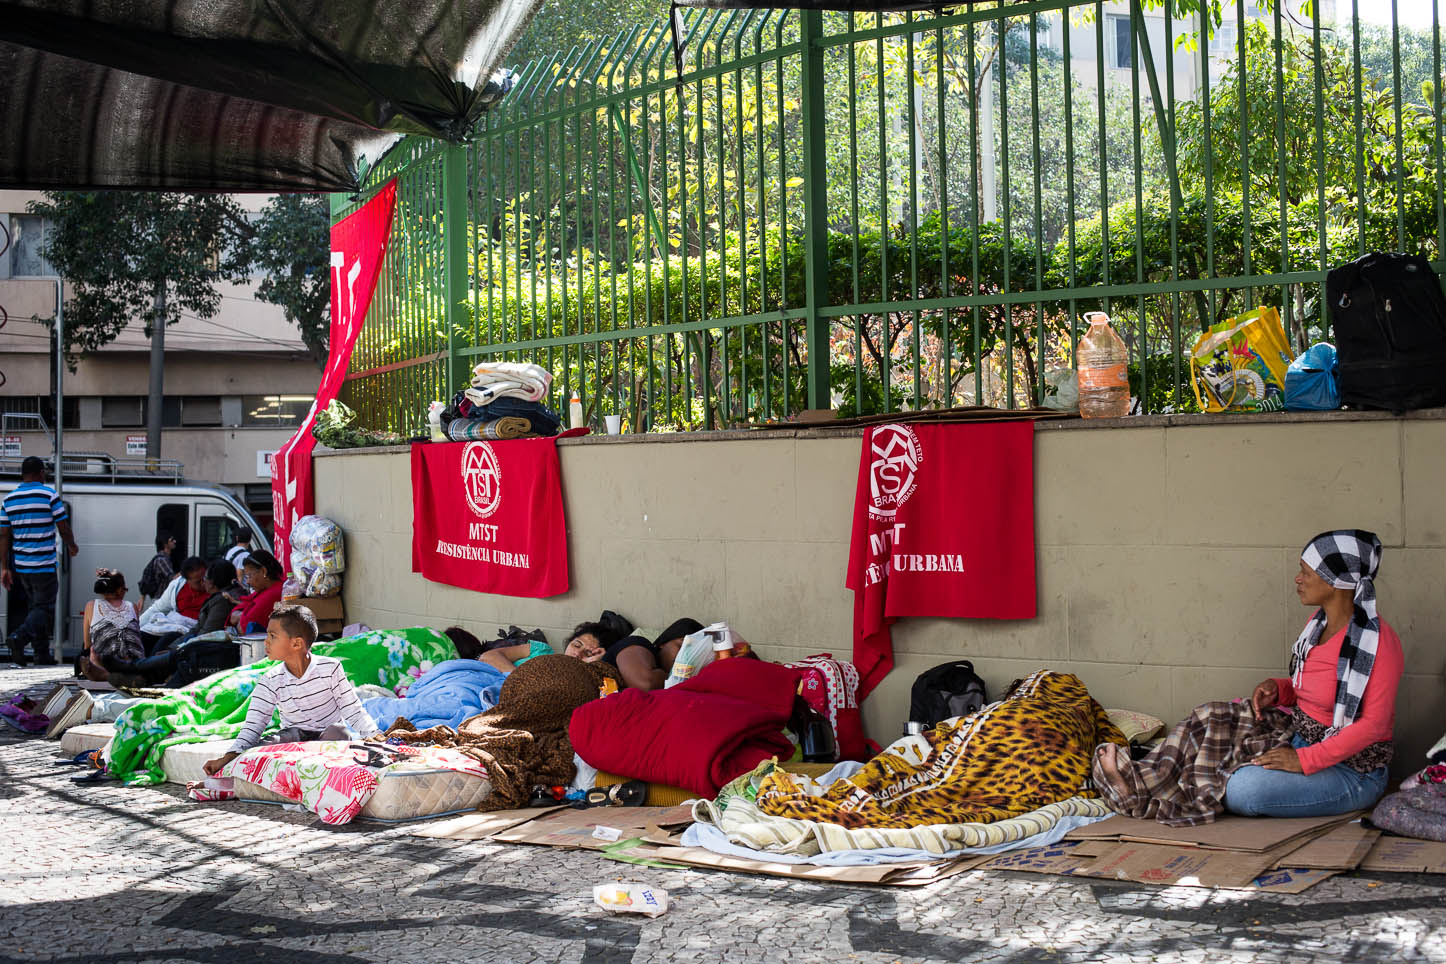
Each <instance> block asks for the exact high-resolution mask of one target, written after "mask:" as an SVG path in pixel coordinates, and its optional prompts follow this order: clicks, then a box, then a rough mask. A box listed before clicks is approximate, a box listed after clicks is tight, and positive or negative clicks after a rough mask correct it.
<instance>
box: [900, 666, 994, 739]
mask: <svg viewBox="0 0 1446 964" xmlns="http://www.w3.org/2000/svg"><path fill="white" fill-rule="evenodd" d="M988 702H989V694H988V693H987V692H986V691H985V689H984V680H983V679H981V678H980V677H979V674H978V673H976V672H974V664H973V663H971V662H969V661H968V660H967V659H961V660H958V661H956V662H953V663H942V664H940V665H938V666H935V667H934V668H933V669H930V670H925V671H924V672H922V673H920V674H919V676H918V678H917V679H915V680H914V688H913V690H912V691H911V692H910V694H909V722H910V723H921V724H923V726H924V728H925V729H928V728H929V727H932V726H933V725H934V724H935V723H938V722H940V721H942V720H948V719H952V718H954V717H956V716H968V715H969V714H970V713H976V712H978V711H979V710H980V709H981V708H983V706H984V704H985V703H988Z"/></svg>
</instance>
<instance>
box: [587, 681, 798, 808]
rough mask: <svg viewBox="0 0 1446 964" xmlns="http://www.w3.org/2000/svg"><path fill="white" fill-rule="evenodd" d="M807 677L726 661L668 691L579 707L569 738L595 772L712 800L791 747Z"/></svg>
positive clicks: (628, 694)
mask: <svg viewBox="0 0 1446 964" xmlns="http://www.w3.org/2000/svg"><path fill="white" fill-rule="evenodd" d="M801 679H802V674H801V673H799V671H798V670H796V669H790V668H789V667H787V666H782V665H779V664H777V663H764V662H761V661H759V660H754V659H725V660H720V661H718V662H714V663H710V664H708V665H707V666H705V667H703V668H702V669H701V670H699V671H698V675H697V676H694V677H692V678H691V679H687V680H684V681H683V682H681V683H679V684H678V685H677V686H673V687H671V688H668V689H662V690H652V691H651V692H644V691H642V690H634V689H629V690H624V691H623V692H621V693H617V694H615V695H613V696H609V697H608V698H607V699H604V700H599V701H598V702H596V703H590V704H588V705H587V706H583V707H579V708H578V711H577V712H576V713H574V714H573V715H572V725H571V727H570V728H569V733H570V735H571V738H572V743H573V746H574V747H576V749H577V753H578V755H579V756H580V757H582V758H583V760H585V761H586V762H587V763H588V764H589V765H590V766H594V767H597V768H598V769H599V770H605V771H607V772H609V773H617V774H622V775H624V776H628V777H632V778H634V779H637V780H646V781H648V782H650V783H663V784H667V785H669V786H676V787H682V788H683V789H685V790H688V791H690V792H692V793H696V794H699V795H701V796H705V797H712V796H713V795H714V794H716V793H717V792H718V790H719V788H720V787H722V786H723V785H724V784H726V783H727V782H728V781H730V780H732V779H734V778H735V777H737V776H738V775H740V774H743V773H747V772H749V771H750V770H752V769H753V768H754V767H756V766H758V764H759V763H761V762H763V761H764V760H767V759H769V758H771V757H776V756H783V757H787V756H789V755H790V754H791V753H792V752H793V744H792V743H791V742H790V741H789V739H788V737H787V735H785V734H784V732H783V728H784V726H785V725H786V724H787V723H788V719H789V716H790V715H791V714H792V712H793V701H794V697H795V695H796V694H797V692H798V684H799V681H800V680H801Z"/></svg>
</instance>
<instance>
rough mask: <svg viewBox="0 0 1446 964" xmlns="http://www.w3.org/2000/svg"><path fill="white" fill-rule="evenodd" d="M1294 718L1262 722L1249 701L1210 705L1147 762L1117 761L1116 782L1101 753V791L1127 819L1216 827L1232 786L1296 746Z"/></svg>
mask: <svg viewBox="0 0 1446 964" xmlns="http://www.w3.org/2000/svg"><path fill="white" fill-rule="evenodd" d="M1292 732H1293V724H1292V719H1291V715H1290V714H1289V713H1288V712H1283V711H1280V710H1267V711H1266V714H1265V717H1264V719H1257V718H1256V716H1255V711H1254V709H1253V708H1252V707H1251V705H1250V701H1249V700H1238V701H1231V700H1217V701H1215V702H1212V703H1202V704H1200V705H1199V706H1197V707H1195V709H1194V710H1192V711H1191V712H1190V715H1189V716H1187V717H1185V718H1184V719H1183V720H1181V721H1180V722H1179V723H1178V724H1176V726H1175V729H1173V730H1172V731H1170V735H1169V736H1167V737H1166V738H1165V741H1164V742H1163V743H1161V744H1160V745H1159V746H1158V747H1156V748H1155V749H1154V750H1152V751H1151V752H1150V755H1149V756H1147V757H1145V758H1144V759H1143V760H1138V761H1135V762H1131V761H1130V760H1129V757H1128V755H1127V754H1124V753H1119V752H1118V751H1117V750H1115V749H1112V748H1109V747H1105V748H1102V750H1101V751H1100V752H1102V753H1114V754H1115V755H1116V760H1115V762H1116V768H1117V770H1118V778H1112V777H1111V776H1110V774H1108V773H1107V772H1106V771H1105V769H1104V767H1102V766H1101V764H1100V756H1099V754H1098V753H1097V754H1096V755H1095V760H1094V766H1093V776H1094V784H1095V789H1097V790H1098V791H1099V792H1100V795H1101V796H1103V797H1104V798H1105V802H1106V803H1108V804H1109V805H1110V809H1112V810H1114V811H1115V812H1116V813H1121V814H1124V815H1125V816H1127V817H1144V818H1146V819H1149V818H1154V819H1155V820H1157V821H1159V822H1160V823H1163V824H1165V825H1166V826H1169V827H1193V826H1197V825H1199V824H1202V823H1211V822H1213V821H1214V820H1215V817H1216V816H1217V815H1218V814H1220V813H1222V812H1224V810H1225V781H1226V780H1227V779H1229V777H1230V774H1232V773H1234V772H1235V771H1236V770H1238V769H1240V767H1242V766H1244V765H1245V764H1247V763H1249V762H1250V761H1251V759H1253V758H1254V757H1256V756H1258V755H1259V754H1261V753H1264V752H1265V751H1266V750H1269V749H1271V748H1273V747H1277V746H1281V745H1282V744H1284V743H1287V742H1289V740H1290V737H1291V733H1292Z"/></svg>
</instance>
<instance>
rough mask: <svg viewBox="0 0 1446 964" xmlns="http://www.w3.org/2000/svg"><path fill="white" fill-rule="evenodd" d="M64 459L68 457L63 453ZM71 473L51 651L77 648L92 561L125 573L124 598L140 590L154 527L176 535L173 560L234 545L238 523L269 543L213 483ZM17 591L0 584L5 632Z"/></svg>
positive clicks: (255, 541) (257, 541)
mask: <svg viewBox="0 0 1446 964" xmlns="http://www.w3.org/2000/svg"><path fill="white" fill-rule="evenodd" d="M66 460H67V462H69V460H70V455H69V453H67V455H66ZM71 478H72V476H70V475H69V474H67V476H66V480H65V484H64V486H63V489H62V492H61V496H62V498H63V500H64V502H65V504H66V506H67V507H68V508H69V510H70V518H71V526H72V528H73V531H74V533H75V541H76V544H77V545H79V546H80V553H79V554H78V555H76V556H75V557H74V558H68V557H66V556H65V553H64V552H62V553H60V557H61V559H62V563H61V570H62V573H61V580H60V598H59V599H57V600H56V612H57V613H60V612H64V613H66V614H67V618H66V620H65V626H64V630H65V632H64V634H63V636H62V647H61V648H62V652H60V653H57V654H56V656H57V658H60V659H68V658H72V657H74V655H75V654H77V653H79V652H80V649H81V642H80V641H81V632H80V620H81V613H82V611H83V610H84V609H85V604H86V602H87V601H89V600H90V599H91V598H93V597H94V595H95V593H94V592H93V591H92V590H93V589H94V588H95V571H96V569H98V568H109V569H119V570H120V571H121V572H123V573H125V577H126V585H127V586H128V587H129V588H130V593H129V596H128V598H129V599H130V600H131V601H132V602H135V601H137V600H138V599H139V598H140V590H139V589H137V588H136V586H137V584H138V583H139V582H140V579H141V571H142V570H143V569H145V567H146V563H148V562H150V561H151V559H152V558H154V557H155V554H156V533H158V532H168V533H170V534H171V535H173V536H175V537H176V551H175V554H174V557H173V558H174V560H175V562H176V563H177V564H178V565H177V568H179V563H180V561H181V560H182V559H184V558H186V557H187V556H200V557H201V558H202V559H206V560H208V561H209V560H211V559H218V558H220V557H221V556H223V555H224V554H225V552H226V550H227V549H229V548H230V547H231V546H233V545H235V543H236V533H237V532H238V531H240V529H241V528H242V527H245V528H248V529H250V530H251V533H252V536H251V547H252V548H253V549H267V550H269V549H270V548H271V547H270V546H269V545H267V544H266V542H265V536H264V533H263V531H262V529H261V526H260V525H259V524H257V522H256V520H255V519H254V518H252V516H251V513H250V512H248V511H247V510H246V507H245V506H243V505H242V504H241V502H240V500H238V499H237V498H236V496H235V495H233V494H232V493H231V492H230V491H229V490H228V489H224V488H222V487H221V486H219V485H212V484H210V483H207V482H192V481H187V480H184V479H182V480H179V481H176V482H174V483H170V482H135V481H126V480H120V479H118V480H116V481H114V482H95V481H82V479H84V476H83V475H81V476H78V477H75V478H76V481H74V482H72V481H70V479H71ZM47 480H48V476H47ZM19 484H20V480H19V479H18V478H17V477H15V476H14V475H9V476H6V477H0V499H3V498H4V497H5V496H6V495H8V494H9V493H10V492H11V491H12V490H13V489H14V488H15V487H16V486H17V485H19ZM19 595H20V594H19V593H6V592H4V591H3V590H0V620H3V625H4V628H5V630H6V632H7V635H8V632H9V628H10V627H11V626H15V625H19V623H20V621H21V620H22V619H24V618H25V607H24V604H23V602H22V601H21V600H20V599H19V598H18V597H19ZM12 596H14V597H16V598H14V599H12V598H11V597H12ZM6 657H8V652H5V653H0V659H3V658H6Z"/></svg>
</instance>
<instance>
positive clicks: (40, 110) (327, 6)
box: [0, 0, 538, 192]
mask: <svg viewBox="0 0 1446 964" xmlns="http://www.w3.org/2000/svg"><path fill="white" fill-rule="evenodd" d="M537 3H538V0H383V2H371V0H0V124H3V125H4V126H3V131H4V134H3V139H0V187H28V188H51V189H73V190H82V189H105V188H155V189H165V190H178V191H268V192H269V191H351V190H355V189H356V188H357V186H358V184H357V171H358V166H359V163H360V162H361V161H362V160H363V159H364V158H369V159H374V158H375V157H376V156H377V155H379V154H380V153H381V152H382V151H383V150H385V148H386V147H388V146H389V145H390V144H391V143H393V142H394V141H395V140H396V139H397V138H398V137H400V136H401V135H402V134H409V133H411V134H426V135H430V136H434V137H441V138H447V139H449V140H459V139H461V138H462V137H463V136H464V135H465V133H466V131H467V130H468V129H470V127H471V125H472V124H473V123H474V122H475V121H476V119H477V117H478V115H479V114H480V113H481V112H482V111H483V110H484V109H485V108H486V107H487V106H488V105H489V104H490V103H493V102H495V101H496V100H497V99H498V98H500V97H501V96H502V94H503V93H505V90H506V83H505V81H504V80H503V77H502V75H499V74H494V72H495V71H496V69H497V67H498V65H499V64H500V62H501V60H502V57H503V56H505V55H506V53H507V51H508V50H509V49H510V48H511V46H512V44H513V43H514V42H515V41H516V39H517V37H518V36H519V34H520V33H521V31H522V29H523V28H524V27H525V26H526V25H527V21H528V20H529V19H530V18H531V16H532V12H533V10H534V9H535V7H536V5H537Z"/></svg>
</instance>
